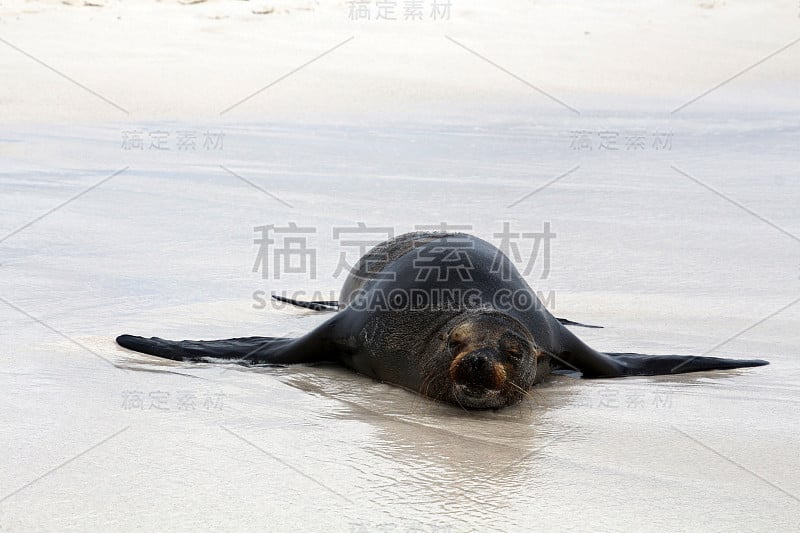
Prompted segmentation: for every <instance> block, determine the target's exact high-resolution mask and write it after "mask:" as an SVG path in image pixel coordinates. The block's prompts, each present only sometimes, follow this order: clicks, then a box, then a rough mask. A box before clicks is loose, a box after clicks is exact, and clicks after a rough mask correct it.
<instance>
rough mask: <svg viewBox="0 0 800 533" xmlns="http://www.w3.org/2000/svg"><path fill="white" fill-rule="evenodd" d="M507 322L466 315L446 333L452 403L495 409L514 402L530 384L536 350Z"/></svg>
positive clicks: (510, 322)
mask: <svg viewBox="0 0 800 533" xmlns="http://www.w3.org/2000/svg"><path fill="white" fill-rule="evenodd" d="M524 332H525V330H524V329H523V328H519V327H517V326H516V324H515V323H514V322H512V321H511V320H510V319H509V318H508V317H505V316H498V315H495V314H492V315H479V316H469V317H467V319H466V320H463V319H462V320H461V321H460V322H459V323H457V324H456V325H455V326H454V327H452V329H451V330H449V331H448V333H447V334H445V335H442V340H444V341H446V344H447V348H446V351H445V353H446V354H449V356H450V358H451V359H450V361H449V372H448V373H449V378H450V379H449V381H450V391H451V398H452V400H453V401H454V403H457V404H459V405H461V406H462V407H466V408H471V409H496V408H499V407H503V406H505V405H510V404H512V403H516V402H517V401H519V400H520V399H521V398H522V397H523V396H524V395H525V393H526V391H527V390H528V388H530V386H531V385H532V384H533V379H534V377H535V368H536V347H535V344H534V343H533V341H532V340H531V339H528V338H526V337H525V333H524Z"/></svg>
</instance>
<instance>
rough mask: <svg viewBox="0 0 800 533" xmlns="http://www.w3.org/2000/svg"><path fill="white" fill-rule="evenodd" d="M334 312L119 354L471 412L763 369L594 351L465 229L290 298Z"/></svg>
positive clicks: (403, 247) (375, 259) (401, 243)
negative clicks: (563, 373)
mask: <svg viewBox="0 0 800 533" xmlns="http://www.w3.org/2000/svg"><path fill="white" fill-rule="evenodd" d="M277 299H280V300H282V301H288V302H290V303H294V304H297V305H301V306H304V307H309V308H311V309H317V310H335V311H336V314H335V315H334V316H332V317H331V318H330V319H329V320H327V321H326V322H324V323H323V324H321V325H320V326H318V327H317V328H315V329H314V330H313V331H311V332H310V333H307V334H306V335H303V336H302V337H299V338H296V339H289V338H279V337H243V338H235V339H224V340H214V341H188V340H185V341H168V340H164V339H160V338H157V337H155V338H150V339H145V338H142V337H135V336H131V335H121V336H120V337H118V338H117V343H119V344H120V345H121V346H123V347H125V348H129V349H132V350H136V351H139V352H144V353H147V354H152V355H157V356H159V357H165V358H168V359H174V360H178V361H203V360H205V361H207V360H219V359H226V360H229V361H230V362H232V363H238V364H278V365H282V364H295V363H315V362H322V361H331V362H337V363H340V364H342V365H344V366H346V367H348V368H350V369H352V370H355V371H356V372H359V373H361V374H364V375H367V376H370V377H372V378H375V379H377V380H380V381H383V382H387V383H392V384H395V385H399V386H401V387H404V388H406V389H410V390H412V391H415V392H418V393H420V394H423V395H425V396H427V397H430V398H433V399H435V400H440V401H445V402H450V403H453V404H456V405H460V406H462V407H464V408H468V409H486V408H494V409H496V408H500V407H504V406H507V405H511V404H514V403H516V402H518V401H520V400H521V399H522V398H523V397H524V396H525V395H526V394H527V391H528V390H529V389H530V388H531V387H532V386H533V385H534V384H535V383H538V382H540V381H542V380H543V379H544V378H545V377H547V375H548V374H550V373H551V372H552V371H554V370H572V371H576V372H579V373H580V374H581V375H582V377H584V378H613V377H622V376H643V375H656V374H673V373H684V372H696V371H702V370H716V369H730V368H740V367H750V366H760V365H765V364H768V363H767V362H766V361H762V360H733V359H720V358H716V357H700V356H688V355H654V356H648V355H641V354H635V353H602V352H598V351H597V350H594V349H592V348H590V347H589V346H587V345H586V344H584V343H583V342H582V341H581V340H580V339H578V337H576V336H575V335H574V334H573V333H572V332H571V331H569V330H568V329H567V328H566V327H564V325H565V324H571V325H582V324H578V323H575V322H571V321H568V320H566V319H558V318H556V317H554V316H553V315H552V314H551V313H550V312H549V311H548V310H547V309H545V307H544V306H543V305H542V304H541V302H540V301H539V299H538V298H537V297H536V295H535V294H534V292H533V291H532V290H531V288H530V287H529V286H528V284H527V283H526V282H525V280H524V279H523V278H522V276H521V275H520V273H519V272H518V271H517V269H516V268H515V267H514V265H513V264H512V262H511V261H510V260H509V259H508V257H506V256H505V254H503V253H502V252H501V251H500V250H498V249H497V248H496V247H494V246H493V245H491V244H489V243H488V242H486V241H483V240H481V239H479V238H477V237H474V236H472V235H467V234H463V233H441V232H438V233H437V232H414V233H407V234H404V235H400V236H398V237H396V238H394V239H391V240H388V241H386V242H383V243H381V244H379V245H377V246H375V247H374V248H373V249H371V250H370V251H369V252H367V253H366V254H365V255H364V256H363V257H362V258H361V259H360V260H359V262H358V264H357V265H356V266H355V267H354V269H353V271H352V272H351V273H350V275H349V276H348V278H347V279H346V280H345V282H344V285H343V287H342V291H341V294H340V299H339V301H328V302H295V301H294V300H288V299H286V298H280V297H278V298H277Z"/></svg>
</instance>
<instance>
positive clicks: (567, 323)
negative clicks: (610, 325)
mask: <svg viewBox="0 0 800 533" xmlns="http://www.w3.org/2000/svg"><path fill="white" fill-rule="evenodd" d="M556 320H558V321H559V322H561V323H562V324H563V325H565V326H580V327H582V328H597V329H603V326H592V325H590V324H581V323H580V322H575V321H572V320H570V319H568V318H558V317H556Z"/></svg>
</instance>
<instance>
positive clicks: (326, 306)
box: [272, 294, 339, 311]
mask: <svg viewBox="0 0 800 533" xmlns="http://www.w3.org/2000/svg"><path fill="white" fill-rule="evenodd" d="M272 299H273V300H277V301H279V302H283V303H287V304H292V305H294V306H297V307H302V308H304V309H313V310H314V311H338V310H339V302H337V301H336V300H324V301H313V302H302V301H300V300H292V299H291V298H286V297H284V296H278V295H277V294H273V295H272Z"/></svg>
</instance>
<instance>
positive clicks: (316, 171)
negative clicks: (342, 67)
mask: <svg viewBox="0 0 800 533" xmlns="http://www.w3.org/2000/svg"><path fill="white" fill-rule="evenodd" d="M797 118H798V117H797V116H786V115H752V116H737V117H734V118H730V117H728V116H723V115H710V116H703V115H693V114H689V113H687V114H686V115H684V116H682V117H681V118H675V117H672V118H664V117H663V116H662V115H652V116H650V115H630V116H616V115H613V116H606V115H601V114H591V113H584V114H583V115H582V116H581V117H575V118H570V117H566V118H565V117H564V116H563V115H555V114H554V115H544V116H542V115H536V116H532V117H531V118H526V119H525V120H523V119H522V118H516V119H510V118H509V119H505V118H504V119H496V120H494V121H485V120H484V121H480V122H479V121H478V120H476V122H475V123H462V124H458V123H442V122H438V123H433V122H431V123H414V124H407V123H402V122H396V123H378V122H376V123H370V122H365V123H362V124H340V125H336V126H333V125H324V126H323V125H314V124H306V125H290V124H266V125H265V124H260V125H254V124H229V123H216V124H180V123H147V124H137V125H136V126H135V127H132V126H131V125H130V124H94V125H93V124H86V125H83V126H46V127H45V126H32V125H24V126H19V127H7V126H4V127H3V129H2V130H0V156H2V160H3V168H2V170H1V171H0V272H2V276H0V298H2V300H1V301H0V320H2V329H0V349H2V356H3V364H2V368H0V383H1V384H2V390H3V391H4V394H3V395H2V397H3V401H2V404H0V423H2V426H3V428H4V437H5V438H4V448H5V453H4V455H3V459H2V463H3V464H2V471H3V473H4V474H3V476H2V478H0V529H3V530H10V531H22V530H32V529H47V530H96V529H109V528H113V529H115V530H137V529H138V530H153V529H159V530H195V529H198V528H201V529H210V528H212V527H218V528H223V529H225V530H231V529H263V528H264V527H270V528H280V529H288V528H302V529H303V530H330V529H333V530H344V531H350V530H352V531H362V530H363V531H376V530H377V531H411V530H423V531H450V530H452V531H463V530H479V529H480V530H485V529H489V530H493V529H494V530H513V531H522V530H530V529H555V528H558V529H569V530H623V529H638V530H659V531H662V530H697V529H703V530H717V531H721V530H734V529H735V530H756V529H768V528H769V529H771V530H789V529H792V528H794V527H796V523H797V520H798V517H800V499H798V498H800V479H799V478H798V475H797V470H798V462H797V457H798V456H800V454H799V453H798V452H800V445H799V444H798V441H797V434H798V430H800V422H798V417H797V410H798V407H799V406H800V394H798V393H800V385H798V382H799V381H800V362H799V360H798V348H797V346H798V345H799V344H800V330H798V328H797V324H798V319H799V318H800V300H798V299H800V238H798V237H797V235H800V213H798V210H797V201H798V198H800V180H799V179H798V175H797V155H796V153H797V152H796V140H797V138H798V133H800V128H798V126H797V124H798V121H797ZM134 130H136V131H140V132H143V134H142V135H143V138H144V139H145V142H149V141H150V138H151V136H150V133H151V132H157V131H162V132H163V131H165V132H167V133H169V135H168V139H169V141H168V143H169V147H170V149H169V150H166V151H156V150H150V149H149V147H146V148H145V149H143V150H138V149H132V148H130V146H128V147H126V146H125V145H124V143H125V139H126V135H130V132H131V131H134ZM206 130H209V131H211V132H222V133H224V141H223V144H222V146H218V147H213V146H212V147H209V148H205V147H203V144H202V142H203V138H204V132H205V131H206ZM180 131H195V133H196V135H197V140H198V144H197V145H196V146H195V149H193V150H192V149H187V150H179V149H178V145H177V144H176V143H177V140H178V137H179V133H178V132H180ZM579 132H581V133H579ZM615 132H616V136H615V135H613V134H614V133H615ZM642 132H643V134H644V137H645V142H644V146H643V147H639V146H638V144H637V147H636V148H635V149H634V148H629V146H628V145H627V143H629V142H630V143H634V142H638V141H636V140H635V139H637V138H638V137H640V136H641V135H642ZM587 137H588V141H587ZM612 138H616V139H617V144H616V146H617V148H619V149H617V150H612V149H609V146H607V145H604V146H602V147H601V146H600V145H601V143H602V142H610V139H612ZM654 143H655V144H654ZM589 146H591V149H589ZM223 167H224V168H223ZM575 167H577V168H575ZM123 169H124V170H123ZM226 169H228V170H226ZM118 171H120V172H119V174H117V175H115V176H114V177H113V178H110V179H108V180H107V181H104V182H103V183H100V182H101V181H103V180H105V179H106V178H108V177H109V176H111V175H112V174H113V173H115V172H118ZM568 171H571V172H570V173H569V174H568V175H566V176H563V177H562V178H560V179H558V180H556V181H554V182H552V181H553V180H554V179H555V178H557V177H558V176H561V175H563V174H565V173H567V172H568ZM234 174H237V175H238V176H239V177H237V176H236V175H234ZM248 182H249V183H248ZM549 182H552V183H551V184H550V185H549V186H546V187H545V188H542V189H541V190H538V191H537V189H538V188H540V187H542V186H543V185H546V184H548V183H549ZM533 191H537V192H535V194H532V195H530V196H528V197H527V198H525V199H524V200H521V201H520V199H521V198H523V197H524V196H526V195H528V194H529V193H531V192H533ZM72 198H74V200H73V201H69V202H67V201H68V200H70V199H72ZM62 204H63V205H62ZM736 204H738V205H736ZM508 206H512V207H508ZM54 208H55V209H54ZM50 211H52V212H50ZM48 212H49V214H47V213H48ZM42 215H45V216H42ZM38 217H41V218H38ZM442 221H445V222H447V223H449V224H467V225H471V229H470V231H471V232H472V233H475V234H476V235H478V236H481V237H483V238H486V239H488V240H493V239H494V240H495V242H497V241H496V238H494V237H493V234H494V233H497V232H500V231H501V230H502V227H503V223H504V222H508V223H509V225H510V228H511V229H512V231H524V232H540V231H542V228H543V224H544V223H545V222H549V223H550V225H551V229H552V231H553V232H555V233H556V237H555V238H553V239H552V241H551V250H550V255H549V257H548V261H547V265H546V266H545V264H544V257H543V256H542V255H540V256H538V258H537V261H536V263H535V265H534V268H533V269H532V271H531V273H530V274H529V275H528V276H527V278H528V280H529V282H530V284H531V285H532V286H533V287H534V289H536V290H537V291H539V292H540V293H541V294H542V295H544V296H545V298H546V299H547V304H548V306H549V307H550V308H551V309H552V310H553V311H554V313H555V314H557V315H558V316H566V317H568V318H571V319H573V320H578V321H582V322H587V323H593V324H601V325H603V326H605V328H604V329H600V330H589V329H582V328H576V329H574V331H575V332H576V333H577V334H578V335H579V336H580V337H581V338H583V339H584V340H585V341H587V342H588V343H589V344H590V345H592V346H593V347H595V348H597V349H600V350H607V351H637V352H642V353H689V354H699V353H705V352H707V351H711V352H712V353H711V354H712V355H717V356H722V357H741V358H754V357H760V358H764V359H767V360H769V361H770V362H771V364H770V365H769V366H767V367H761V368H755V369H744V370H738V371H729V372H714V373H700V374H689V375H680V376H664V377H654V378H629V379H623V380H605V381H604V380H596V381H588V380H587V381H582V380H579V379H574V378H571V377H568V376H559V377H556V378H554V379H553V380H552V381H550V382H549V383H546V384H544V385H542V386H540V387H537V388H536V389H534V390H533V391H532V392H531V394H530V398H529V399H528V400H526V401H524V402H523V403H521V404H520V405H517V406H514V407H511V408H508V409H504V410H501V411H497V412H465V411H463V410H460V409H458V408H454V407H451V406H447V405H440V404H436V403H433V402H430V401H428V400H425V399H423V398H421V397H419V396H416V395H413V394H411V393H408V392H406V391H403V390H401V389H398V388H396V387H392V386H389V385H384V384H380V383H376V382H374V381H372V380H369V379H366V378H364V377H362V376H358V375H355V374H352V373H350V372H348V371H345V370H342V369H339V368H336V367H332V366H315V367H290V368H251V369H246V368H236V367H234V368H230V367H224V366H218V365H210V364H203V365H188V364H181V363H174V362H169V361H162V360H158V359H156V358H152V357H148V356H145V355H141V354H135V353H132V352H128V351H126V350H123V349H122V348H119V347H118V346H116V345H115V344H114V342H113V339H114V337H115V336H116V335H118V334H120V333H134V334H142V335H147V336H149V335H158V336H162V337H166V338H223V337H235V336H243V335H274V336H292V335H297V334H299V333H301V332H304V331H307V330H309V329H311V328H312V327H313V326H314V325H315V324H317V323H319V322H321V321H322V320H324V319H325V318H326V317H327V316H328V315H324V314H323V315H319V314H315V313H311V312H299V311H292V310H286V309H274V308H272V307H269V306H268V307H267V308H259V307H261V306H260V304H259V299H258V298H259V297H260V296H259V295H265V294H269V293H271V292H285V293H287V294H293V293H295V291H298V290H302V291H306V294H308V295H311V294H312V293H314V292H315V291H316V292H318V293H319V294H321V295H323V296H324V297H325V298H326V299H327V298H328V297H329V296H330V295H331V293H332V294H333V295H334V297H335V294H336V291H337V290H338V288H339V287H340V285H341V283H342V281H343V277H342V276H339V277H334V276H333V273H334V271H335V270H336V268H337V264H338V260H339V253H340V252H341V251H343V250H344V248H342V246H340V243H338V242H337V241H336V240H334V239H333V236H332V232H333V230H334V228H341V227H352V226H355V224H356V223H357V222H364V223H366V224H367V225H369V226H389V227H393V228H394V230H395V233H401V232H404V231H408V230H411V229H413V227H414V225H415V224H438V223H440V222H442ZM290 222H296V223H297V224H298V226H301V227H310V228H315V229H316V232H315V233H312V234H311V236H310V240H309V246H310V247H312V248H313V249H314V250H316V269H315V272H314V273H315V276H313V277H312V271H311V270H309V269H306V270H305V271H303V272H298V273H288V272H282V275H281V276H280V278H279V279H276V277H275V272H274V271H271V272H270V275H268V276H267V279H265V278H264V277H262V272H253V265H254V262H255V260H256V257H257V252H258V245H257V244H255V243H254V239H256V238H258V234H257V233H255V232H254V227H256V226H262V225H268V224H275V225H277V226H286V225H287V224H288V223H290ZM29 223H30V225H28V224H29ZM520 245H521V246H522V247H523V249H525V250H527V251H529V250H528V249H527V248H525V246H524V245H523V244H522V243H521V244H520ZM526 245H528V246H529V245H530V242H528V243H527V244H526ZM348 253H349V254H351V255H348V260H350V261H352V260H353V259H355V257H357V255H358V253H357V251H354V250H353V249H352V248H350V249H348ZM354 256H355V257H354ZM271 266H272V267H274V263H273V264H272V265H271ZM522 266H524V265H522ZM273 270H274V269H273ZM258 291H263V292H261V293H259V292H258ZM795 304H797V305H795Z"/></svg>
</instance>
